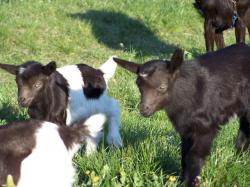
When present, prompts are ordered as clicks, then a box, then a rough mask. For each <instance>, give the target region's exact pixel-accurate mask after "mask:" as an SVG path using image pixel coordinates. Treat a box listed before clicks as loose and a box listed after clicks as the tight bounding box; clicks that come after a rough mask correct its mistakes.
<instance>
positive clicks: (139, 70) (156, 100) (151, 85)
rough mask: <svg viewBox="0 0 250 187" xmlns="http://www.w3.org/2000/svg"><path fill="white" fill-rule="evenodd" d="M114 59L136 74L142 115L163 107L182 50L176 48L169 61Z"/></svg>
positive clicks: (180, 60)
mask: <svg viewBox="0 0 250 187" xmlns="http://www.w3.org/2000/svg"><path fill="white" fill-rule="evenodd" d="M114 61H115V62H116V63H117V64H119V65H120V66H122V67H123V68H125V69H127V70H129V71H130V72H132V73H135V74H137V76H138V77H137V80H136V84H137V86H138V88H139V90H140V93H141V102H140V112H141V114H142V115H143V116H145V117H149V116H151V115H152V114H153V113H154V112H156V111H158V110H161V109H163V108H164V106H165V101H166V99H167V98H168V96H169V94H170V89H171V85H172V83H173V81H174V80H175V76H176V73H177V72H178V68H179V66H180V65H181V64H182V62H183V51H182V50H181V49H176V51H175V53H174V54H173V56H172V58H171V60H170V61H167V60H165V61H164V60H151V61H148V62H146V63H145V64H136V63H134V62H129V61H125V60H122V59H118V58H114Z"/></svg>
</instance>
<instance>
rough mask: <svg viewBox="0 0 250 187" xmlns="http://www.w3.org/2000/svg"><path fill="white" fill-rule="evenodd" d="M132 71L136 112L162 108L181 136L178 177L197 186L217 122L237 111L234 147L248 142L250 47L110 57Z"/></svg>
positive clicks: (145, 114)
mask: <svg viewBox="0 0 250 187" xmlns="http://www.w3.org/2000/svg"><path fill="white" fill-rule="evenodd" d="M114 61H115V62H117V63H118V64H119V65H120V66H122V67H123V68H125V69H127V70H129V71H131V72H133V73H135V74H137V75H138V77H137V80H136V84H137V86H138V88H139V90H140V93H141V102H140V112H141V114H142V115H143V116H145V117H148V116H150V115H152V114H153V113H154V112H156V111H159V110H165V111H166V113H167V114H168V116H169V119H170V120H171V122H172V124H173V126H174V128H175V129H176V130H177V132H178V133H179V134H180V136H181V154H182V160H181V165H182V180H183V181H184V183H185V185H186V186H199V183H200V182H199V179H200V177H199V175H200V172H201V168H202V166H203V164H204V161H205V158H206V156H208V155H209V153H210V149H211V146H212V142H213V139H214V138H215V136H216V134H217V132H218V130H219V128H220V127H219V126H220V125H222V124H225V123H227V122H228V120H229V118H230V117H231V116H233V115H234V114H237V115H238V117H239V118H240V128H239V134H238V138H237V142H236V147H237V149H238V150H244V149H246V148H247V147H248V145H249V135H250V124H249V121H250V47H248V46H247V45H245V44H235V45H232V46H230V47H227V48H224V49H222V50H219V51H217V52H213V53H208V54H205V55H203V56H200V57H199V58H197V59H195V60H193V61H189V62H185V63H184V62H183V51H182V50H180V49H177V50H176V51H175V53H174V55H173V56H172V59H171V61H167V60H166V61H164V60H152V61H149V62H146V63H145V64H141V65H140V64H136V63H133V62H129V61H125V60H121V59H118V58H114Z"/></svg>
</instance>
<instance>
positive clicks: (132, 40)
mask: <svg viewBox="0 0 250 187" xmlns="http://www.w3.org/2000/svg"><path fill="white" fill-rule="evenodd" d="M192 2H193V1H192V0H185V1H175V0H154V1H153V0H151V1H145V0H136V1H134V0H124V1H120V0H112V1H110V0H103V1H93V0H84V1H81V0H53V1H51V0H37V1H36V3H34V1H32V0H22V1H21V0H20V1H19V0H0V59H1V62H2V63H11V64H20V63H22V62H24V61H26V60H29V59H35V60H38V61H41V62H42V63H47V62H49V61H50V60H55V61H57V64H58V66H62V65H64V64H75V63H86V64H89V65H91V66H94V67H98V66H99V65H100V64H102V63H103V62H104V61H105V60H106V59H108V57H109V56H111V55H117V56H119V57H122V58H125V59H129V60H133V61H137V62H142V61H144V60H149V59H153V58H169V57H170V55H171V53H172V52H173V50H174V49H175V47H176V46H180V47H181V48H184V49H185V50H186V51H187V52H189V53H190V54H192V55H191V56H193V57H196V56H198V55H200V54H202V53H204V52H205V44H204V38H203V26H202V25H203V23H202V19H201V18H200V17H199V15H198V13H197V12H196V11H195V10H194V9H193V7H192ZM233 35H234V34H233V31H232V30H230V31H227V33H226V36H225V38H226V43H227V44H228V45H229V44H231V43H233V42H234V37H233ZM134 80H135V77H134V76H133V75H131V74H129V73H128V72H126V71H123V70H121V69H120V68H118V70H117V72H116V75H115V77H114V78H113V79H112V81H111V82H110V86H109V88H110V89H109V93H110V95H112V96H113V97H115V98H116V99H117V100H119V101H120V105H121V109H122V129H121V132H122V135H123V141H124V147H123V148H122V149H114V148H109V147H107V145H106V144H105V141H104V140H103V141H102V143H101V145H100V148H99V151H98V153H96V154H95V155H93V156H91V157H86V156H84V152H83V151H80V152H79V153H78V154H77V155H76V156H75V159H74V163H75V166H76V168H77V175H76V178H75V185H74V186H75V187H81V186H178V185H179V184H180V183H179V181H178V176H179V173H180V150H179V144H180V139H179V136H178V135H177V133H176V132H175V131H174V129H173V128H172V125H171V123H170V122H169V120H168V119H167V116H166V115H165V114H164V113H163V112H159V113H157V114H155V115H154V116H153V117H151V118H149V119H145V118H142V117H141V116H140V115H139V112H138V109H137V107H138V103H139V95H138V90H137V88H136V86H135V84H134ZM16 93H17V90H16V86H15V82H14V78H13V77H12V76H11V75H8V74H6V73H4V72H3V71H0V124H5V123H8V122H10V121H14V120H23V119H27V118H28V115H27V113H26V111H25V110H24V109H20V108H19V107H18V105H17V102H16ZM237 129H238V121H237V120H234V121H231V122H230V125H228V126H225V127H223V128H222V130H221V132H220V134H219V135H218V137H217V138H216V141H215V142H214V146H213V150H212V153H211V156H210V157H208V159H207V162H206V165H205V166H204V168H203V171H202V186H206V187H210V186H211V187H212V186H225V187H228V186H240V187H242V186H250V157H249V153H243V154H241V155H237V154H236V151H235V149H234V141H235V137H236V135H237ZM170 176H171V177H170ZM172 176H176V177H177V181H174V177H172Z"/></svg>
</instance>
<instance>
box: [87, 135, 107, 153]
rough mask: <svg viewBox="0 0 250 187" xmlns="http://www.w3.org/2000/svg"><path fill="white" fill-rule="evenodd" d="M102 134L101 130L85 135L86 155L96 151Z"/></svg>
mask: <svg viewBox="0 0 250 187" xmlns="http://www.w3.org/2000/svg"><path fill="white" fill-rule="evenodd" d="M102 136H103V132H102V131H100V132H97V133H92V134H91V136H87V137H86V139H85V142H86V151H85V153H86V155H90V154H92V153H94V152H96V150H97V147H98V144H99V142H100V139H101V138H102Z"/></svg>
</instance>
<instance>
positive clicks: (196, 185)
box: [192, 176, 201, 187]
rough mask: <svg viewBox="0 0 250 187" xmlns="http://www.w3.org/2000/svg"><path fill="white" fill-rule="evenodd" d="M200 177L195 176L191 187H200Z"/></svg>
mask: <svg viewBox="0 0 250 187" xmlns="http://www.w3.org/2000/svg"><path fill="white" fill-rule="evenodd" d="M200 182H201V177H200V176H196V177H195V179H194V181H193V182H192V187H200Z"/></svg>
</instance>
